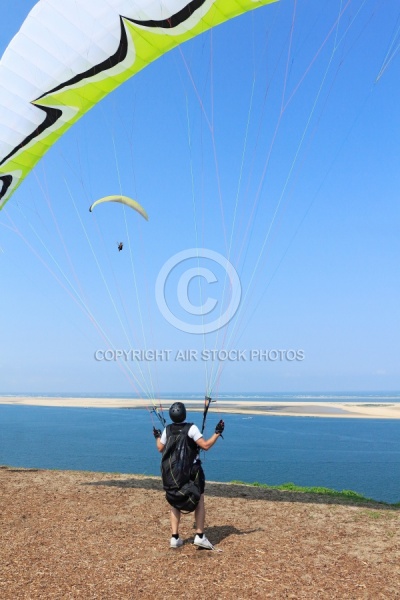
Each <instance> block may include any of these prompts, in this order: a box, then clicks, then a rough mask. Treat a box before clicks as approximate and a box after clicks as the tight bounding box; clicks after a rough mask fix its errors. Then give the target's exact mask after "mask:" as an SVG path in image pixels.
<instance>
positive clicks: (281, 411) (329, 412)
mask: <svg viewBox="0 0 400 600" xmlns="http://www.w3.org/2000/svg"><path fill="white" fill-rule="evenodd" d="M182 401H183V402H184V403H185V404H186V407H187V409H188V411H189V412H203V409H204V403H203V402H201V401H198V400H182ZM156 402H157V403H158V405H161V406H162V408H163V410H165V411H167V410H168V407H169V406H170V405H171V404H172V403H173V402H174V400H173V399H168V400H161V401H156ZM0 404H3V405H13V406H37V407H58V408H119V409H145V408H149V406H151V401H150V400H147V399H142V400H137V399H135V400H133V399H130V398H126V399H114V398H91V397H87V398H74V397H72V396H71V397H68V398H61V397H44V396H32V397H31V396H0ZM215 406H216V408H217V409H218V411H219V412H220V413H227V414H241V415H258V416H260V415H271V416H289V417H331V418H341V419H343V418H345V419H346V418H347V419H348V418H350V419H351V418H357V419H400V403H392V402H308V401H307V402H266V401H246V402H243V401H232V400H218V401H217V403H216V405H215Z"/></svg>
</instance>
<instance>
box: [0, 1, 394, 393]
mask: <svg viewBox="0 0 400 600" xmlns="http://www.w3.org/2000/svg"><path fill="white" fill-rule="evenodd" d="M10 4H11V3H10V2H9V1H8V0H0V8H2V9H3V10H2V14H3V19H2V28H1V30H0V46H1V52H3V51H4V49H5V48H6V46H7V45H8V43H9V41H10V39H11V38H12V36H13V35H14V34H15V33H16V32H17V30H18V28H19V26H20V25H21V23H22V21H23V19H24V18H25V16H26V15H27V13H28V12H29V10H30V8H31V7H32V6H33V5H34V4H35V2H33V1H32V2H31V1H28V0H21V1H19V2H18V3H15V2H14V3H12V6H10ZM399 31H400V7H399V5H398V2H397V1H396V0H391V1H390V0H389V1H386V2H378V1H373V0H365V1H363V0H350V1H349V2H345V1H344V0H332V1H331V2H329V6H327V3H321V2H320V1H319V0H308V1H307V2H298V3H296V2H294V1H293V0H281V1H280V2H278V3H277V4H274V5H271V6H266V7H264V8H260V9H257V10H255V11H253V12H252V13H249V14H247V15H244V16H242V17H239V18H237V19H235V20H232V21H230V22H228V23H227V24H225V25H222V26H220V27H218V28H216V29H215V30H213V32H212V33H206V34H204V35H203V36H201V37H198V38H196V39H195V40H192V41H191V42H188V43H187V44H185V45H184V46H182V47H181V48H178V49H176V50H173V51H171V52H170V53H168V54H167V55H165V56H164V57H162V58H161V59H160V60H158V61H157V62H155V63H153V64H152V65H150V66H149V67H147V68H146V69H145V70H144V71H142V72H141V73H139V74H138V75H137V76H135V77H134V78H132V79H131V80H130V81H129V82H127V83H126V84H124V85H123V86H122V87H121V88H119V89H118V90H116V92H114V93H113V94H112V95H110V96H109V97H108V98H106V99H105V100H104V101H102V102H101V103H100V104H99V105H98V106H96V107H95V108H94V109H92V110H91V111H90V113H88V114H87V115H86V116H85V117H83V119H82V120H81V121H80V122H79V123H77V124H76V125H75V126H74V127H73V128H72V129H71V130H70V131H69V132H68V133H67V134H66V135H64V137H63V138H62V139H61V140H60V141H59V142H57V144H56V145H55V146H54V147H53V148H52V149H51V150H50V151H49V152H48V154H47V155H46V156H45V157H44V159H43V160H42V161H41V162H40V163H39V164H38V165H37V167H36V168H35V169H34V172H32V173H31V174H30V175H29V177H28V178H27V179H26V180H25V182H24V183H23V184H22V185H21V187H20V188H19V189H18V190H17V192H16V193H15V194H14V196H13V197H12V198H11V200H10V201H9V203H8V204H7V206H6V208H5V209H4V210H3V211H2V212H1V213H0V276H1V281H2V286H1V300H0V315H1V350H0V393H17V392H26V393H35V392H38V393H40V392H47V393H65V392H75V393H91V392H92V393H96V392H98V393H100V392H104V393H112V392H114V393H127V394H130V393H132V394H134V393H140V394H150V395H153V394H155V395H157V393H159V392H170V391H193V392H199V393H202V392H204V391H206V390H208V391H212V392H213V393H218V391H219V392H222V391H232V392H234V391H241V392H245V391H249V392H252V391H264V392H268V391H339V390H398V389H399V375H400V361H399V354H400V342H399V331H400V327H399V325H400V294H399V291H400V285H399V256H400V252H399V251H400V235H399V233H400V208H399V188H400V171H399V160H400V151H399V147H400V146H399V135H400V113H399V109H398V107H399V86H400V84H399V81H400V78H399V71H400V55H399V54H397V48H398V47H399V43H400V33H399ZM0 85H1V82H0ZM114 193H123V194H126V195H128V196H131V197H133V198H135V199H137V200H138V201H139V202H140V203H141V204H142V205H143V206H144V207H145V209H146V210H147V212H148V214H149V217H150V220H149V222H146V221H145V220H144V219H142V217H140V216H139V215H138V214H137V213H135V212H134V211H132V210H130V209H124V208H123V207H122V206H120V205H116V204H114V205H102V206H98V207H97V208H96V209H95V211H94V212H93V213H89V211H88V208H89V206H90V204H91V203H92V202H93V201H94V200H96V199H98V198H100V197H102V196H105V195H108V194H114ZM121 241H122V242H123V243H124V249H123V251H122V252H118V249H117V244H118V242H121ZM194 248H198V249H201V250H199V251H195V252H193V250H192V249H194ZM185 251H187V253H186V255H185V256H186V258H185V260H184V261H183V262H182V260H183V259H182V256H183V255H181V257H180V258H179V257H178V258H177V259H176V261H175V262H178V263H179V264H177V266H176V268H175V269H172V270H171V272H170V275H169V277H168V278H167V280H166V284H165V288H164V293H163V295H164V296H165V302H166V306H167V307H168V310H169V311H170V313H171V314H174V316H175V317H176V318H177V319H179V320H180V321H182V322H185V323H186V324H187V328H189V330H193V328H196V327H197V329H198V330H201V329H202V328H206V327H207V324H208V323H210V322H211V321H213V320H215V319H216V318H217V317H218V316H219V315H221V314H222V313H224V312H225V309H226V307H227V306H228V304H229V302H230V300H231V299H232V294H231V292H232V289H231V285H230V284H229V283H228V282H227V279H226V278H225V277H224V270H223V266H222V265H221V264H218V263H217V262H215V256H214V254H212V252H217V253H218V254H219V255H221V256H222V257H225V258H229V260H230V262H231V264H232V265H233V267H234V269H235V270H236V272H237V275H238V280H239V281H240V285H241V302H240V304H239V308H238V310H237V312H236V314H235V316H234V317H233V318H232V320H231V321H230V323H229V324H228V325H225V326H224V327H222V328H221V329H219V330H218V331H217V332H211V333H205V334H204V335H202V334H201V333H200V334H199V333H197V334H195V333H191V332H187V331H181V330H179V329H177V328H176V327H175V326H174V325H173V324H171V323H170V322H168V320H166V318H165V311H164V314H163V312H162V311H160V308H159V306H158V304H157V302H156V293H155V285H156V280H157V276H158V274H159V272H160V270H161V269H162V267H163V265H164V264H165V263H166V262H167V261H168V260H169V259H171V257H173V256H174V255H176V254H177V253H182V252H185ZM204 251H206V255H207V257H206V258H204V259H197V257H196V254H197V253H199V254H204ZM210 252H211V253H210ZM179 261H181V262H179ZM169 268H171V267H169ZM166 269H167V270H168V267H166ZM188 270H189V271H188ZM211 273H213V274H214V275H215V279H216V280H215V281H214V282H213V281H211V280H210V279H209V281H207V280H206V278H207V277H208V278H209V277H210V274H211ZM179 280H180V282H181V287H180V288H178V284H179ZM199 284H200V285H199ZM235 286H236V287H237V283H234V285H233V288H235ZM177 289H178V291H179V290H180V292H179V293H178V296H177V291H176V290H177ZM233 291H234V292H235V291H237V290H235V289H234V290H233ZM177 298H178V299H181V300H182V298H183V299H184V300H186V305H185V304H184V306H180V305H179V303H178V301H177ZM207 300H208V308H207V310H208V309H210V312H208V313H207V314H199V315H193V314H192V315H191V316H190V315H188V314H187V312H186V309H187V308H188V307H189V308H190V305H191V307H192V309H193V306H194V307H196V306H199V305H203V304H205V302H206V301H207ZM181 304H182V303H181ZM214 305H215V306H214ZM198 312H200V313H201V311H200V310H199V311H198ZM203 313H204V311H203ZM144 350H153V351H158V354H157V355H156V356H152V355H151V354H148V355H147V356H144V355H143V354H139V353H140V351H142V352H143V351H144ZM189 350H191V351H192V353H191V354H188V352H187V351H189ZM205 350H209V351H211V350H214V351H215V352H219V357H220V358H222V359H224V358H226V360H223V361H221V362H220V363H218V362H217V361H212V360H211V353H209V354H207V353H204V351H205ZM106 351H107V352H106ZM134 352H136V355H135V356H136V358H139V359H140V360H139V361H137V360H136V361H135V360H133V356H134ZM227 352H230V354H229V355H228V354H227ZM202 353H203V354H202ZM118 354H119V355H120V358H119V360H118V361H116V360H114V358H115V357H116V356H117V355H118ZM146 358H147V359H148V360H145V359H146ZM154 358H157V360H154ZM187 358H189V359H190V360H184V359H187ZM204 358H208V360H204ZM161 359H162V360H161ZM218 365H220V366H222V367H223V368H222V370H221V372H219V371H218Z"/></svg>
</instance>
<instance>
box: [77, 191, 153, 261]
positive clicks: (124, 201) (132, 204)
mask: <svg viewBox="0 0 400 600" xmlns="http://www.w3.org/2000/svg"><path fill="white" fill-rule="evenodd" d="M103 202H119V203H120V204H125V205H126V206H129V207H130V208H133V209H134V210H136V212H138V213H139V214H140V215H142V217H144V218H145V219H146V221H148V220H149V216H148V214H147V212H146V211H145V210H144V208H143V206H141V205H140V204H139V202H136V200H133V198H129V197H128V196H120V195H116V196H105V197H104V198H100V199H99V200H96V202H93V204H92V205H91V206H90V208H89V211H90V212H92V210H93V209H94V207H95V206H97V204H102V203H103ZM118 250H122V248H119V247H118Z"/></svg>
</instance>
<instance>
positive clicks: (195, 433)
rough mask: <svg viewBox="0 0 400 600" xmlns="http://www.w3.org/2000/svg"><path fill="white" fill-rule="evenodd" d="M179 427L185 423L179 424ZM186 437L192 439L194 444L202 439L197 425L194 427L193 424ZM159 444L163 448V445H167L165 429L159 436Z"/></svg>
mask: <svg viewBox="0 0 400 600" xmlns="http://www.w3.org/2000/svg"><path fill="white" fill-rule="evenodd" d="M179 425H186V422H184V423H179ZM188 436H189V437H190V438H192V440H193V441H194V442H197V440H199V439H200V438H202V437H203V434H202V433H201V431H200V429H199V428H198V427H197V425H194V424H193V425H192V426H191V428H190V429H189V431H188ZM160 442H161V443H162V444H164V446H165V444H166V443H167V430H166V429H164V431H163V432H162V434H161V438H160Z"/></svg>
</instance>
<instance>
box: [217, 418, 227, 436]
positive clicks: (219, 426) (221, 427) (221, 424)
mask: <svg viewBox="0 0 400 600" xmlns="http://www.w3.org/2000/svg"><path fill="white" fill-rule="evenodd" d="M224 429H225V423H224V422H223V420H222V419H221V420H220V421H219V422H218V423H217V426H216V428H215V433H219V435H220V436H221V437H222V432H223V430H224ZM222 439H224V438H222Z"/></svg>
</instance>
